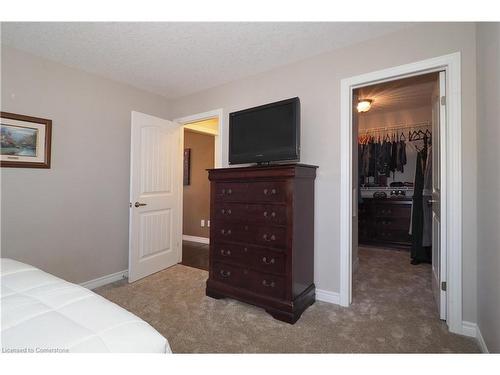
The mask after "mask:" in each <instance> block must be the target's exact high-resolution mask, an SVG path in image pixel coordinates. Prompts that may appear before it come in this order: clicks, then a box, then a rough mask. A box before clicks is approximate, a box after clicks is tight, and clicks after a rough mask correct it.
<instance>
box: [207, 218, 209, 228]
mask: <svg viewBox="0 0 500 375" xmlns="http://www.w3.org/2000/svg"><path fill="white" fill-rule="evenodd" d="M207 227H209V228H210V220H207Z"/></svg>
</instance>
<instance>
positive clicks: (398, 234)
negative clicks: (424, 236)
mask: <svg viewBox="0 0 500 375" xmlns="http://www.w3.org/2000/svg"><path fill="white" fill-rule="evenodd" d="M377 240H379V241H389V242H404V243H407V242H410V235H409V234H408V229H404V230H403V229H386V228H380V229H379V230H378V231H377Z"/></svg>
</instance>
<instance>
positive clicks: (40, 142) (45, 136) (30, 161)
mask: <svg viewBox="0 0 500 375" xmlns="http://www.w3.org/2000/svg"><path fill="white" fill-rule="evenodd" d="M51 138H52V120H48V119H44V118H39V117H32V116H26V115H20V114H16V113H9V112H0V167H2V168H47V169H48V168H50V157H51Z"/></svg>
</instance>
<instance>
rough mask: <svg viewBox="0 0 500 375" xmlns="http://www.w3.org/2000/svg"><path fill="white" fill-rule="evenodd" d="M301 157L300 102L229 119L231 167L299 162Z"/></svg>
mask: <svg viewBox="0 0 500 375" xmlns="http://www.w3.org/2000/svg"><path fill="white" fill-rule="evenodd" d="M299 154H300V101H299V98H292V99H287V100H282V101H279V102H276V103H271V104H266V105H262V106H259V107H255V108H250V109H245V110H243V111H238V112H233V113H231V114H230V115H229V163H230V164H242V163H265V162H271V161H285V160H288V161H299V157H300V155H299Z"/></svg>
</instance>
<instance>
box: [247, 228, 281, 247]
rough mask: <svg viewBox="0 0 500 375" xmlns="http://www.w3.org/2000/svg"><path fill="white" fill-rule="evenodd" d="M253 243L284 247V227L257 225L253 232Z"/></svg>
mask: <svg viewBox="0 0 500 375" xmlns="http://www.w3.org/2000/svg"><path fill="white" fill-rule="evenodd" d="M255 234H256V236H255V239H254V241H255V243H257V244H260V245H263V246H269V247H279V248H284V247H285V246H286V228H283V227H272V226H265V227H257V230H256V232H255Z"/></svg>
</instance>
